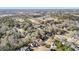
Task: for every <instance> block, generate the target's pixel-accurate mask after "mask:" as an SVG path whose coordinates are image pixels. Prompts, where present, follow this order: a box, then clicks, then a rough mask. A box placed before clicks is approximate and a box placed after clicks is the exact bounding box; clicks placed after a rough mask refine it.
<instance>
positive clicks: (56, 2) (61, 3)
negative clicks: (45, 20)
mask: <svg viewBox="0 0 79 59" xmlns="http://www.w3.org/2000/svg"><path fill="white" fill-rule="evenodd" d="M15 7H16V8H17V7H18V8H22V7H23V8H25V7H27V8H33V7H34V8H37V7H39V8H42V7H43V8H48V7H50V8H51V7H53V8H79V0H0V8H4V9H5V8H15Z"/></svg>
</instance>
